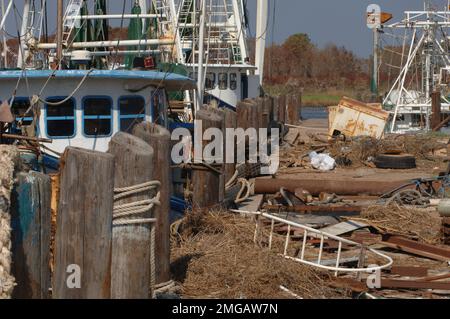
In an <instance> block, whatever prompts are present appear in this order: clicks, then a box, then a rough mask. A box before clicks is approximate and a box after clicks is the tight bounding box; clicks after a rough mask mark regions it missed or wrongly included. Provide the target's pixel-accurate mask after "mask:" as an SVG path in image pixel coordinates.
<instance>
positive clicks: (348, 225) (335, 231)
mask: <svg viewBox="0 0 450 319" xmlns="http://www.w3.org/2000/svg"><path fill="white" fill-rule="evenodd" d="M365 227H369V225H367V224H364V223H360V222H357V221H354V220H348V221H345V222H342V223H339V224H336V225H332V226H328V227H325V228H321V229H320V231H323V232H325V233H328V234H331V235H336V236H339V235H343V234H347V233H350V232H352V231H355V230H358V229H361V228H365Z"/></svg>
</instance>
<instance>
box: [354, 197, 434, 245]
mask: <svg viewBox="0 0 450 319" xmlns="http://www.w3.org/2000/svg"><path fill="white" fill-rule="evenodd" d="M351 219H357V220H360V221H363V222H366V223H368V224H370V225H372V226H374V227H376V228H378V229H380V230H382V231H384V232H389V233H394V234H398V235H404V236H408V237H413V238H417V239H418V240H419V241H420V242H424V243H429V244H437V243H440V241H441V224H442V219H441V217H439V214H438V213H437V212H436V211H435V209H425V208H405V207H400V206H398V205H397V204H392V205H390V206H387V207H385V206H370V207H368V208H366V209H364V210H363V211H362V212H361V218H351Z"/></svg>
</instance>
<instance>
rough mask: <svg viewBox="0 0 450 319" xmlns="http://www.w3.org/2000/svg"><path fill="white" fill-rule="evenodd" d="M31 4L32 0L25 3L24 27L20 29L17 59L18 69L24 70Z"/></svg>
mask: <svg viewBox="0 0 450 319" xmlns="http://www.w3.org/2000/svg"><path fill="white" fill-rule="evenodd" d="M30 3H31V0H25V1H24V3H23V16H22V27H21V28H20V47H19V52H18V55H17V56H18V57H17V67H18V68H19V69H22V68H24V67H25V65H24V63H23V62H24V61H23V60H24V56H25V50H26V49H27V39H28V37H27V36H26V33H27V30H28V20H29V17H30Z"/></svg>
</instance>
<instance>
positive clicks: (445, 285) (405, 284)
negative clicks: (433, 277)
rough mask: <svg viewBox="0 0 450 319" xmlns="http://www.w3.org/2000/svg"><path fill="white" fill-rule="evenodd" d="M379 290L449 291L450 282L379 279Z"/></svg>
mask: <svg viewBox="0 0 450 319" xmlns="http://www.w3.org/2000/svg"><path fill="white" fill-rule="evenodd" d="M381 288H394V289H439V290H450V282H442V281H418V280H400V279H384V278H382V279H381Z"/></svg>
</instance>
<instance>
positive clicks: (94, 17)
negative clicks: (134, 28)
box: [66, 13, 165, 20]
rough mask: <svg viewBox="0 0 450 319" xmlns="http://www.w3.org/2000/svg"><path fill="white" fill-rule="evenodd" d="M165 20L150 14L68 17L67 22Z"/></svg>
mask: <svg viewBox="0 0 450 319" xmlns="http://www.w3.org/2000/svg"><path fill="white" fill-rule="evenodd" d="M161 17H162V18H164V17H165V15H161V14H155V13H148V14H132V13H130V14H124V15H122V14H90V15H85V16H72V17H67V18H66V19H67V20H106V19H133V18H142V19H146V18H161Z"/></svg>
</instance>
